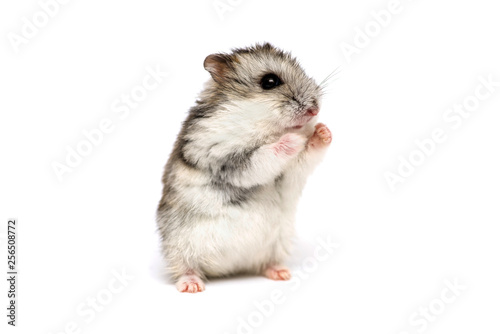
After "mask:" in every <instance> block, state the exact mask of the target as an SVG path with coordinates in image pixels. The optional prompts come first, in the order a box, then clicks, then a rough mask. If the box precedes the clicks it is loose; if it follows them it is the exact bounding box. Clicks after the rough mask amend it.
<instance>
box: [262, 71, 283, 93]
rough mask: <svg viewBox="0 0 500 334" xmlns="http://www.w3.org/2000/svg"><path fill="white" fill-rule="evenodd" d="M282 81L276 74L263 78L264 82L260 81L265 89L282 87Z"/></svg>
mask: <svg viewBox="0 0 500 334" xmlns="http://www.w3.org/2000/svg"><path fill="white" fill-rule="evenodd" d="M281 83H282V82H281V80H280V78H278V76H277V75H276V74H274V73H269V74H266V75H264V76H263V77H262V80H261V81H260V86H261V87H262V88H263V89H265V90H269V89H273V88H274V87H278V86H279V85H281Z"/></svg>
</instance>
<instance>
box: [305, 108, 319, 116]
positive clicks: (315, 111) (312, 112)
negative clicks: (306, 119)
mask: <svg viewBox="0 0 500 334" xmlns="http://www.w3.org/2000/svg"><path fill="white" fill-rule="evenodd" d="M318 113H319V109H318V108H316V107H312V108H309V109H307V114H308V115H311V116H316V115H317V114H318Z"/></svg>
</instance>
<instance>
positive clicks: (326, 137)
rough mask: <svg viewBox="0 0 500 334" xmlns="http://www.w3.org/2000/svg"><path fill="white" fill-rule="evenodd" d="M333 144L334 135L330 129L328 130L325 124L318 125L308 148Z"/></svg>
mask: <svg viewBox="0 0 500 334" xmlns="http://www.w3.org/2000/svg"><path fill="white" fill-rule="evenodd" d="M331 142H332V133H331V132H330V129H328V127H327V126H326V125H325V124H323V123H318V124H316V126H315V131H314V134H313V135H312V137H311V138H310V139H309V142H308V144H307V146H308V147H311V148H318V147H326V146H328V145H329V144H330V143H331Z"/></svg>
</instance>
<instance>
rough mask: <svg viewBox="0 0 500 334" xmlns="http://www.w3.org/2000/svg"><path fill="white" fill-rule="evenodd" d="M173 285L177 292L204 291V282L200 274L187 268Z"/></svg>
mask: <svg viewBox="0 0 500 334" xmlns="http://www.w3.org/2000/svg"><path fill="white" fill-rule="evenodd" d="M175 286H176V287H177V290H179V292H189V293H196V292H202V291H205V283H204V282H203V280H202V279H201V277H200V275H198V274H196V273H195V272H194V271H193V270H188V271H187V272H186V273H185V274H184V275H182V276H181V277H179V279H178V280H177V283H175Z"/></svg>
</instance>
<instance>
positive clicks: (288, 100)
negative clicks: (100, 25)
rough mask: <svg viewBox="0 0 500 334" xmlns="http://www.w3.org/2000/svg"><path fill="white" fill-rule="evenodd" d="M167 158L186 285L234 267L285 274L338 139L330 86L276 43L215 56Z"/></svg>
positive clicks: (166, 230) (172, 242)
mask: <svg viewBox="0 0 500 334" xmlns="http://www.w3.org/2000/svg"><path fill="white" fill-rule="evenodd" d="M204 67H205V69H206V70H207V71H208V72H209V73H210V75H211V79H210V80H209V81H208V82H207V83H206V86H205V87H204V89H203V91H202V92H201V94H200V96H199V99H198V100H197V101H196V104H195V106H194V107H192V108H191V109H190V111H189V115H188V116H187V119H186V120H185V121H184V123H183V125H182V129H181V131H180V133H179V135H178V137H177V141H176V143H175V146H174V149H173V151H172V153H171V155H170V158H169V160H168V162H167V164H166V166H165V172H164V175H163V179H162V180H163V185H164V188H163V196H162V198H161V200H160V203H159V206H158V212H157V223H158V229H159V232H160V235H161V239H162V249H163V255H164V257H165V260H166V262H167V263H168V270H169V272H170V273H171V275H172V277H173V278H174V279H175V281H176V286H177V289H178V290H179V291H181V292H200V291H203V290H204V289H205V284H204V280H205V279H206V278H208V277H220V276H227V275H231V274H236V273H253V274H262V275H264V276H266V277H268V278H270V279H273V280H287V279H289V278H290V271H289V270H288V269H287V268H286V267H285V266H284V265H283V261H284V260H285V258H286V257H287V255H288V254H289V252H290V248H291V242H292V237H293V235H294V219H295V211H296V206H297V202H298V199H299V197H300V193H301V192H302V189H303V187H304V185H305V182H306V178H307V176H308V175H309V174H310V173H311V171H312V170H313V168H314V167H315V166H316V165H317V164H318V162H319V161H320V160H321V158H322V156H323V155H324V154H325V151H326V149H327V147H328V146H329V144H330V142H331V138H332V137H331V133H330V131H329V129H328V128H327V127H326V126H325V125H324V124H321V123H318V124H317V114H318V112H319V110H320V102H321V96H322V87H321V86H319V85H318V84H316V82H315V81H314V80H313V79H312V78H310V77H308V76H307V75H306V74H305V72H304V70H303V69H302V68H301V67H300V65H299V64H298V62H297V60H296V59H295V58H293V57H292V56H291V55H290V54H289V53H287V52H284V51H282V50H280V49H278V48H276V47H274V46H272V45H271V44H269V43H265V44H257V45H255V46H252V47H249V48H241V49H234V50H232V52H231V53H219V54H212V55H209V56H208V57H207V58H206V59H205V62H204Z"/></svg>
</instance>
